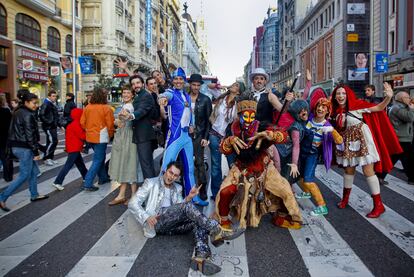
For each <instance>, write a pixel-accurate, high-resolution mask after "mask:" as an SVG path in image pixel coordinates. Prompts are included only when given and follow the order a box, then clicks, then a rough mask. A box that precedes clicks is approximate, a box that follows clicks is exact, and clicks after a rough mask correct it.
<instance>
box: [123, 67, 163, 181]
mask: <svg viewBox="0 0 414 277" xmlns="http://www.w3.org/2000/svg"><path fill="white" fill-rule="evenodd" d="M129 83H130V84H131V87H132V90H133V91H134V92H135V98H134V102H133V103H132V105H133V106H134V113H132V114H128V113H127V112H126V111H124V110H122V111H121V114H122V115H123V116H126V117H128V118H129V119H130V120H133V123H132V129H133V142H134V143H135V144H136V145H137V152H138V157H139V162H140V164H141V168H142V173H143V175H144V178H145V179H147V178H152V177H155V176H156V174H155V169H154V160H153V158H152V152H153V148H152V142H151V141H152V140H154V139H155V138H156V137H155V133H154V130H153V128H152V123H151V120H152V118H153V113H154V110H155V104H154V99H153V97H152V96H151V94H150V93H149V92H148V91H146V90H145V89H144V79H143V78H142V77H141V76H139V75H133V76H131V77H130V78H129Z"/></svg>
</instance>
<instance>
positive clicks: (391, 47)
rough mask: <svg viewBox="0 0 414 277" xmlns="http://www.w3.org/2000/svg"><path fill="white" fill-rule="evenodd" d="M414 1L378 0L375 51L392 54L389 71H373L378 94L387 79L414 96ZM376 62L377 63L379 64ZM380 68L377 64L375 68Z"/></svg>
mask: <svg viewBox="0 0 414 277" xmlns="http://www.w3.org/2000/svg"><path fill="white" fill-rule="evenodd" d="M413 2H414V1H412V0H401V1H397V0H380V1H374V14H376V15H380V16H375V17H374V40H373V45H374V49H373V50H374V53H375V54H377V53H387V54H388V72H385V73H377V72H376V70H375V71H374V74H373V84H374V85H375V86H376V87H377V90H376V94H377V95H378V96H381V95H382V83H383V81H389V82H392V83H393V84H394V88H395V89H404V90H407V92H409V93H410V94H411V97H414V43H413V41H414V27H413V26H414V14H413V13H414V3H413ZM375 64H376V63H374V66H375ZM375 69H376V68H375Z"/></svg>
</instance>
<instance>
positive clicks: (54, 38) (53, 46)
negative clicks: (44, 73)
mask: <svg viewBox="0 0 414 277" xmlns="http://www.w3.org/2000/svg"><path fill="white" fill-rule="evenodd" d="M47 49H49V50H52V51H55V52H58V53H60V34H59V31H58V30H57V29H56V28H54V27H49V28H47Z"/></svg>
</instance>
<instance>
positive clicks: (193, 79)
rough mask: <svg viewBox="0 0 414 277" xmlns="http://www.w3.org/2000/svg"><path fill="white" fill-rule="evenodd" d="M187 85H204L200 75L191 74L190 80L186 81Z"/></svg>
mask: <svg viewBox="0 0 414 277" xmlns="http://www.w3.org/2000/svg"><path fill="white" fill-rule="evenodd" d="M188 82H189V83H192V82H198V83H200V84H201V85H202V84H204V81H203V77H202V76H201V75H200V74H197V73H195V74H191V76H190V79H189V80H188Z"/></svg>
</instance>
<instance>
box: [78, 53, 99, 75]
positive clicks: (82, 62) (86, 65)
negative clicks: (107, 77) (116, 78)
mask: <svg viewBox="0 0 414 277" xmlns="http://www.w3.org/2000/svg"><path fill="white" fill-rule="evenodd" d="M78 61H79V66H80V70H81V73H82V74H94V73H95V64H94V61H93V59H92V57H91V56H80V57H79V58H78Z"/></svg>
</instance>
